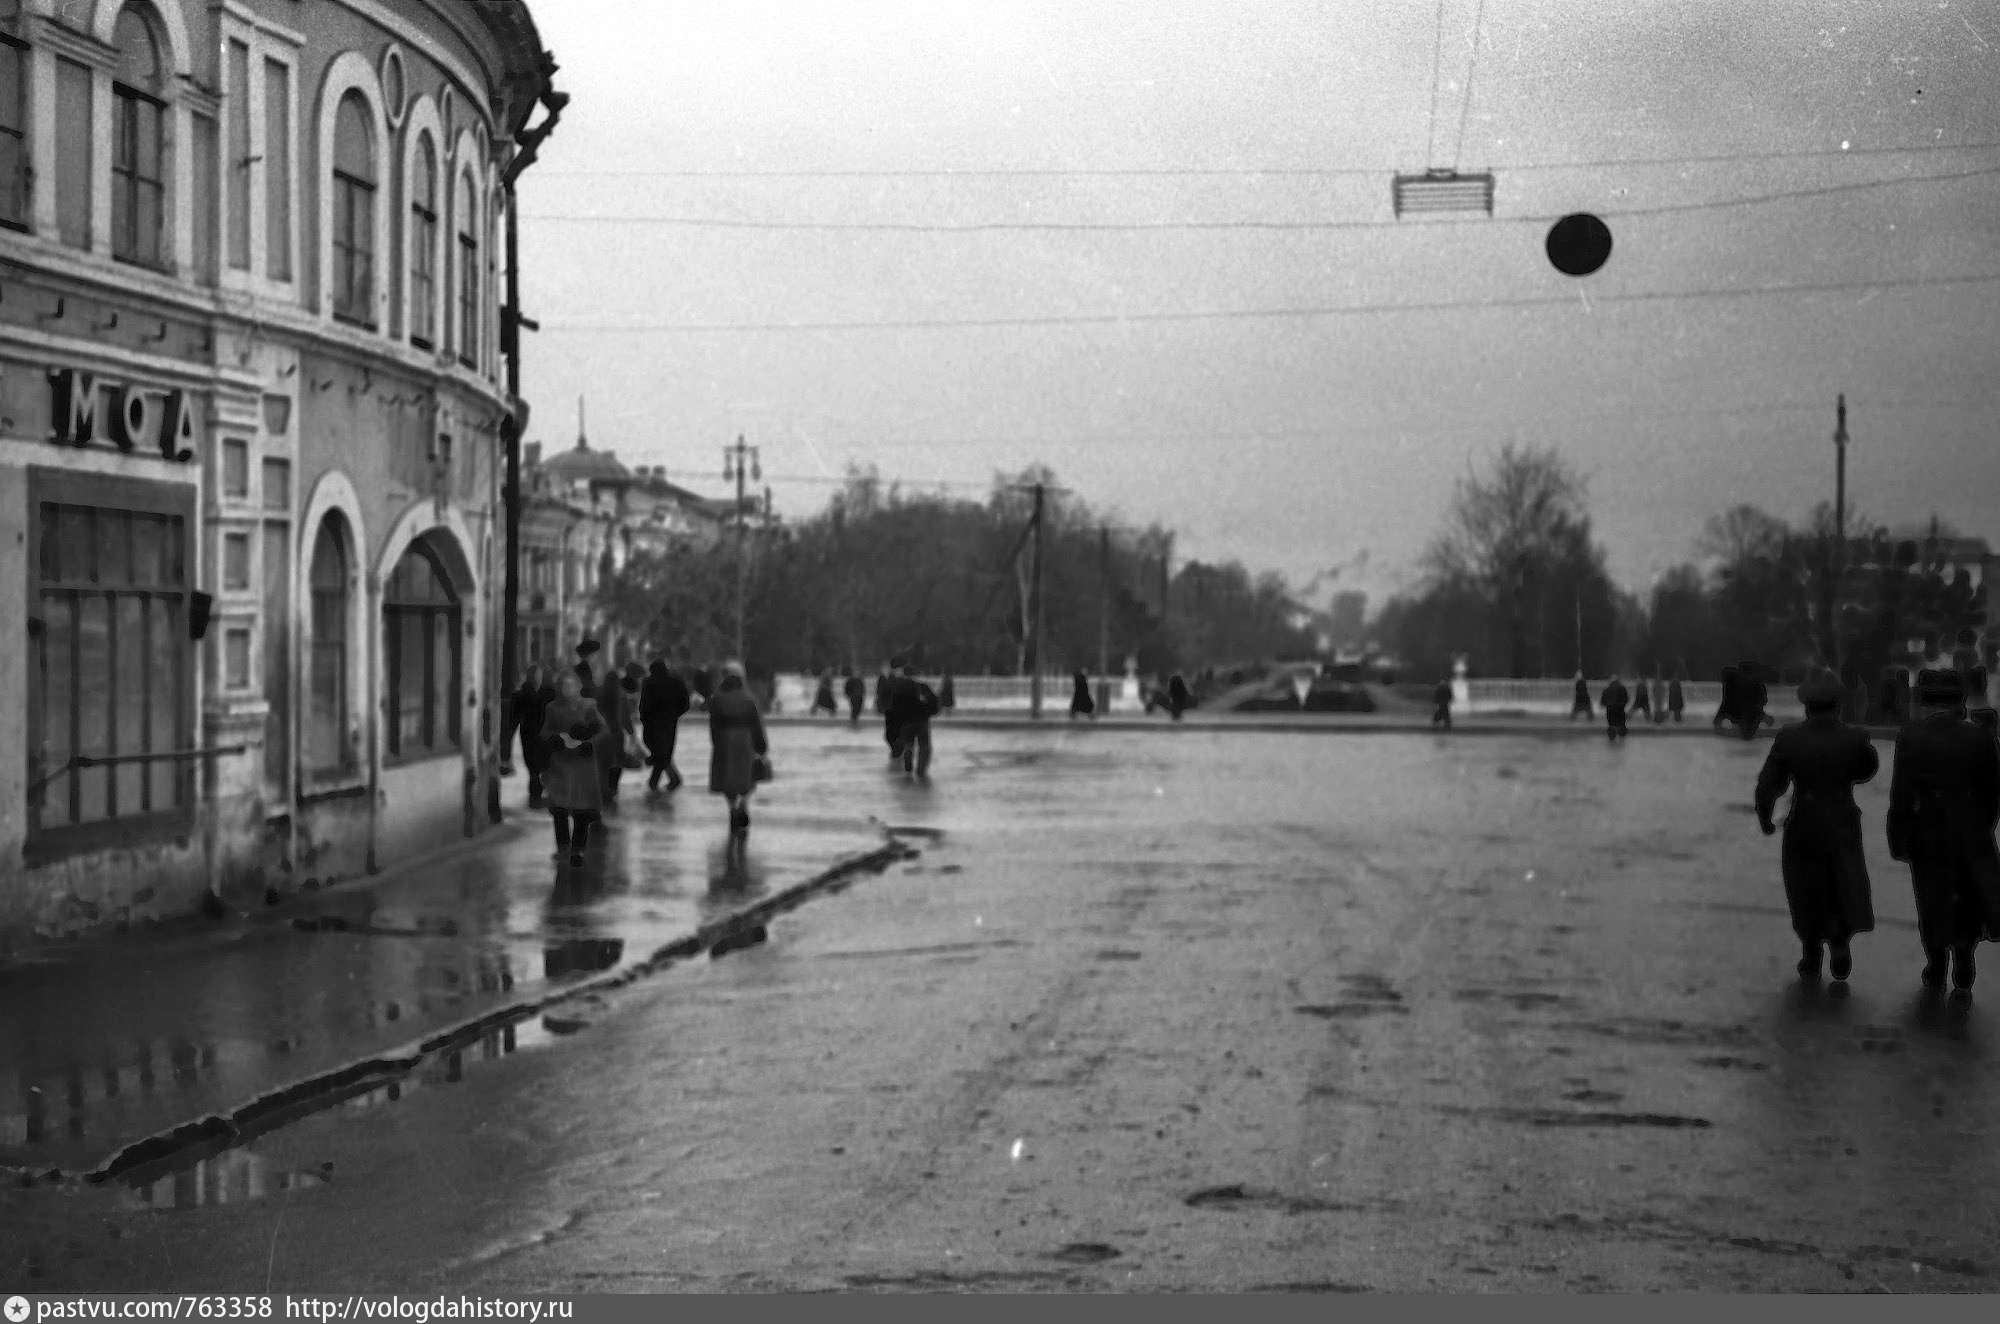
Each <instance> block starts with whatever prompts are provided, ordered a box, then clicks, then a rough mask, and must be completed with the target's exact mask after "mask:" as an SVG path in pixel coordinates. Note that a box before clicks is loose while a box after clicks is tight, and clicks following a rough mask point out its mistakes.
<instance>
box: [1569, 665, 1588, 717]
mask: <svg viewBox="0 0 2000 1324" xmlns="http://www.w3.org/2000/svg"><path fill="white" fill-rule="evenodd" d="M1590 715H1591V708H1590V685H1589V683H1588V682H1587V681H1585V680H1584V678H1583V668H1582V667H1578V668H1577V670H1576V680H1575V682H1574V683H1572V684H1571V686H1570V699H1569V720H1570V721H1572V722H1574V721H1575V720H1576V719H1577V718H1579V717H1585V718H1587V717H1589V716H1590Z"/></svg>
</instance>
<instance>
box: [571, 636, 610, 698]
mask: <svg viewBox="0 0 2000 1324" xmlns="http://www.w3.org/2000/svg"><path fill="white" fill-rule="evenodd" d="M602 648H603V645H602V644H600V643H598V642H597V641H596V640H595V639H585V640H584V641H583V642H582V643H579V644H578V645H577V646H576V668H575V669H576V677H577V679H578V680H580V681H582V682H583V697H584V698H586V699H589V700H590V701H591V702H592V703H595V702H596V701H597V672H596V670H595V668H594V667H593V666H592V664H591V661H590V659H591V658H593V657H596V656H597V654H598V652H599V650H600V649H602Z"/></svg>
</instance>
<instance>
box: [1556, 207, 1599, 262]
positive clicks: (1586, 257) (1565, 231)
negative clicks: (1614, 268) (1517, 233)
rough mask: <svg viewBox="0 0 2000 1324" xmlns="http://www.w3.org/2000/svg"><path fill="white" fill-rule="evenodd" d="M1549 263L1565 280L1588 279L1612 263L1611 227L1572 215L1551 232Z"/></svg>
mask: <svg viewBox="0 0 2000 1324" xmlns="http://www.w3.org/2000/svg"><path fill="white" fill-rule="evenodd" d="M1548 251H1549V261H1550V262H1552V263H1554V264H1555V268H1556V270H1557V271H1560V272H1562V273H1563V274H1564V275H1565V276H1588V275H1590V274H1591V273H1592V272H1593V271H1596V270H1597V269H1598V268H1599V267H1601V266H1603V265H1604V264H1605V263H1606V262H1608V261H1610V260H1611V227H1610V226H1608V225H1606V224H1605V223H1604V222H1603V221H1600V220H1598V219H1597V218H1596V217H1595V216H1592V215H1591V214H1590V213H1589V212H1573V213H1571V214H1570V215H1568V216H1565V217H1563V218H1562V219H1561V220H1559V221H1557V222H1556V223H1555V224H1554V225H1553V226H1551V227H1550V228H1549V240H1548Z"/></svg>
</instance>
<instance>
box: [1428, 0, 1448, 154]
mask: <svg viewBox="0 0 2000 1324" xmlns="http://www.w3.org/2000/svg"><path fill="white" fill-rule="evenodd" d="M1443 67H1444V0H1438V10H1437V36H1436V38H1435V39H1434V41H1433V42H1432V45H1431V128H1430V134H1429V136H1428V137H1426V138H1425V139H1424V164H1425V165H1429V164H1431V162H1432V161H1433V160H1435V159H1436V157H1437V132H1438V85H1439V81H1440V79H1441V78H1442V70H1443Z"/></svg>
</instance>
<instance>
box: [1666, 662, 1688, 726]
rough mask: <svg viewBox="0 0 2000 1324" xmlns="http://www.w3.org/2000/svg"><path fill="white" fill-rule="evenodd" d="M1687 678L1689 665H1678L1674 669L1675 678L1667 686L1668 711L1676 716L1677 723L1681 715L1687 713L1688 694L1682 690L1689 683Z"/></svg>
mask: <svg viewBox="0 0 2000 1324" xmlns="http://www.w3.org/2000/svg"><path fill="white" fill-rule="evenodd" d="M1687 678H1688V674H1687V664H1686V663H1677V664H1676V665H1675V667H1674V678H1673V680H1671V681H1670V682H1668V684H1667V711H1668V712H1670V713H1672V714H1673V715H1674V720H1675V721H1676V722H1678V721H1680V720H1681V714H1682V713H1685V712H1686V711H1687V692H1686V691H1685V690H1683V689H1682V688H1681V686H1682V685H1684V684H1685V683H1686V682H1687Z"/></svg>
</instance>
